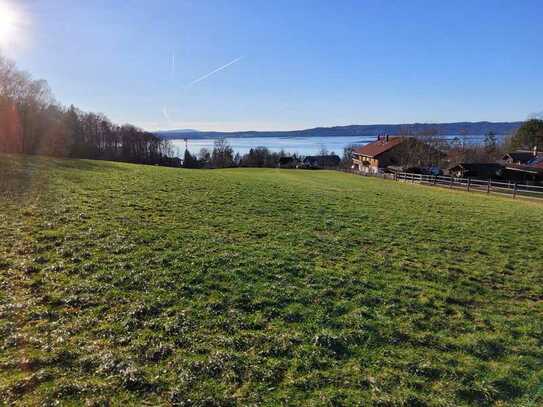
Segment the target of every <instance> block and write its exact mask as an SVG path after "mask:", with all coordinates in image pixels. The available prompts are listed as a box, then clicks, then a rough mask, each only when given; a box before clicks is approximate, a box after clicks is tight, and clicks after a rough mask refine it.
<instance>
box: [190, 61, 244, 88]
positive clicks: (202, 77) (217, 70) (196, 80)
mask: <svg viewBox="0 0 543 407" xmlns="http://www.w3.org/2000/svg"><path fill="white" fill-rule="evenodd" d="M242 58H243V57H238V58H236V59H234V60H233V61H230V62H228V63H227V64H225V65H223V66H221V67H219V68H217V69H215V70H213V71H211V72H208V73H206V74H205V75H204V76H201V77H199V78H198V79H195V80H193V81H192V82H190V83H189V84H188V85H187V88H189V87H191V86H192V85H195V84H197V83H198V82H201V81H203V80H204V79H207V78H209V77H210V76H211V75H214V74H216V73H217V72H220V71H222V70H223V69H226V68H228V67H229V66H230V65H234V64H235V63H236V62H238V61H240V60H241V59H242Z"/></svg>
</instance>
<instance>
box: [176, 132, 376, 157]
mask: <svg viewBox="0 0 543 407" xmlns="http://www.w3.org/2000/svg"><path fill="white" fill-rule="evenodd" d="M372 140H375V137H364V136H347V137H247V138H238V137H232V138H228V139H227V141H228V143H229V144H230V145H231V146H232V148H233V149H234V151H235V152H236V153H240V154H246V153H248V152H249V150H250V149H251V148H255V147H267V148H268V149H269V150H270V151H273V152H279V151H281V150H283V151H285V152H288V153H296V154H300V155H316V154H318V153H319V152H320V151H322V150H323V149H326V150H327V151H328V152H330V153H331V152H334V153H336V154H338V155H340V156H341V155H342V154H343V149H344V148H345V147H347V146H349V145H351V144H356V145H364V144H367V143H369V142H370V141H372ZM171 142H172V145H173V147H174V151H176V152H177V154H178V155H179V156H182V155H183V154H184V153H185V141H184V140H171ZM214 142H215V139H191V140H187V144H188V150H189V151H190V152H191V153H192V154H195V153H198V152H199V151H200V149H202V148H207V149H208V150H210V151H211V150H213V143H214Z"/></svg>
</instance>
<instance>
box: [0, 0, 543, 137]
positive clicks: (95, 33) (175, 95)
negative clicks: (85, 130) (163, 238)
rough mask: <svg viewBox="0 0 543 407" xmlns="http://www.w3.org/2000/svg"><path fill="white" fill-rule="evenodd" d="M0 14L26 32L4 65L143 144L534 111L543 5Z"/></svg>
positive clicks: (79, 0) (63, 1)
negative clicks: (146, 132)
mask: <svg viewBox="0 0 543 407" xmlns="http://www.w3.org/2000/svg"><path fill="white" fill-rule="evenodd" d="M1 2H4V3H8V4H11V7H13V8H16V9H17V13H18V14H19V15H20V16H21V17H22V20H24V22H25V24H24V25H21V27H20V28H19V30H18V36H17V41H15V40H14V39H12V41H9V42H8V43H7V44H6V43H5V42H4V44H3V45H2V52H3V53H4V54H5V55H7V56H9V57H10V58H12V59H14V60H16V62H17V63H18V65H19V66H20V67H21V68H23V69H25V70H28V71H30V72H31V73H32V74H33V75H34V76H35V77H39V78H45V79H47V80H48V81H49V83H50V85H51V87H52V89H53V91H54V94H55V96H56V97H57V98H58V99H59V100H60V101H61V102H62V103H64V104H71V103H73V104H75V105H77V106H79V107H81V108H82V109H84V110H91V111H97V112H103V113H105V114H107V115H108V116H109V117H110V118H111V119H113V120H114V121H115V122H119V123H126V122H130V123H134V124H136V125H139V126H141V127H143V128H146V129H150V130H155V129H169V128H170V129H171V128H196V129H200V130H247V129H256V130H265V129H269V130H279V129H297V128H307V127H315V126H330V125H344V124H368V123H409V122H445V121H463V120H470V121H478V120H492V121H506V120H523V119H525V118H526V117H527V116H528V115H529V114H531V113H534V112H540V111H542V110H543V80H542V75H541V74H542V68H543V53H542V52H541V38H543V24H541V17H542V16H543V1H541V0H539V1H512V0H511V1H500V0H494V1H478V0H472V1H454V2H453V1H399V0H386V1H384V0H383V1H363V0H360V1H347V0H344V1H331V0H330V1H316V0H314V1H301V0H300V1H295V0H294V1H293V0H291V1H287V0H274V1H269V0H267V1H264V0H252V1H236V0H224V1H222V0H194V1H188V0H187V1H182V0H177V1H173V0H172V1H166V0H154V1H147V0H124V1H111V0H85V1H83V0H75V1H74V0H70V1H69V0H0V3H1ZM230 63H231V64H230ZM227 64H230V65H229V66H226V67H225V68H224V69H222V70H218V71H217V72H215V73H214V74H211V75H209V76H207V77H205V78H203V79H202V80H200V81H197V82H196V83H193V82H194V81H196V80H198V79H199V78H202V77H204V76H206V75H207V74H209V73H211V72H212V71H214V70H217V69H218V68H220V67H223V66H225V65H227Z"/></svg>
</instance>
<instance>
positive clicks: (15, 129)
mask: <svg viewBox="0 0 543 407" xmlns="http://www.w3.org/2000/svg"><path fill="white" fill-rule="evenodd" d="M0 152H4V153H23V154H45V155H51V156H57V157H73V158H89V159H103V160H113V161H125V162H132V163H140V164H159V165H170V166H179V165H180V160H179V159H177V158H172V156H173V151H172V148H171V146H170V143H169V141H167V140H162V139H161V138H159V137H157V136H155V135H154V134H152V133H149V132H146V131H143V130H141V129H139V128H137V127H135V126H133V125H130V124H125V125H117V124H114V123H112V122H111V121H110V120H109V119H108V118H107V117H106V116H105V115H103V114H97V113H88V112H83V111H81V110H79V109H78V108H76V107H75V106H73V105H72V106H70V107H67V108H66V107H64V106H62V105H60V104H59V103H58V102H57V101H56V100H55V99H54V97H53V95H52V93H51V90H50V88H49V86H48V84H47V82H46V81H44V80H35V79H33V78H32V77H31V75H30V74H28V73H27V72H24V71H21V70H19V69H18V68H17V66H16V65H15V64H14V63H13V62H12V61H9V60H7V59H5V58H3V57H2V56H0Z"/></svg>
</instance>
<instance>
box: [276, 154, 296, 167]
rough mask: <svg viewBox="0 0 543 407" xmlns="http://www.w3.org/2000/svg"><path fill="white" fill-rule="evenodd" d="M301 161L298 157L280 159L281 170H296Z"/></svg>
mask: <svg viewBox="0 0 543 407" xmlns="http://www.w3.org/2000/svg"><path fill="white" fill-rule="evenodd" d="M299 163H300V161H299V160H298V159H297V158H296V157H280V158H279V168H296V166H297V165H298V164H299Z"/></svg>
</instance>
